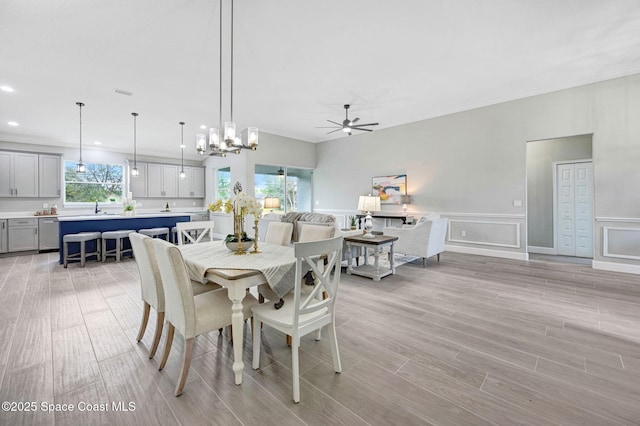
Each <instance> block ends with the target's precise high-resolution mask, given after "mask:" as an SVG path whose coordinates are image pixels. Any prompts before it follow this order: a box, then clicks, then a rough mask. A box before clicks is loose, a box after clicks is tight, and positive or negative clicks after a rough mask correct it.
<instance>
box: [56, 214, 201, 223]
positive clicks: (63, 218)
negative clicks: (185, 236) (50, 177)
mask: <svg viewBox="0 0 640 426" xmlns="http://www.w3.org/2000/svg"><path fill="white" fill-rule="evenodd" d="M189 215H190V214H189V213H186V212H184V213H179V212H159V213H138V214H136V215H135V216H123V215H121V214H102V213H98V214H93V215H84V216H60V217H58V221H60V222H77V221H85V220H111V219H141V218H145V217H176V216H189Z"/></svg>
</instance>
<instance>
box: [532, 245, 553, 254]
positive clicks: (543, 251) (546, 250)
mask: <svg viewBox="0 0 640 426" xmlns="http://www.w3.org/2000/svg"><path fill="white" fill-rule="evenodd" d="M527 251H528V252H529V253H538V254H551V255H554V256H555V255H557V254H558V252H557V251H556V249H554V248H553V247H537V246H528V247H527Z"/></svg>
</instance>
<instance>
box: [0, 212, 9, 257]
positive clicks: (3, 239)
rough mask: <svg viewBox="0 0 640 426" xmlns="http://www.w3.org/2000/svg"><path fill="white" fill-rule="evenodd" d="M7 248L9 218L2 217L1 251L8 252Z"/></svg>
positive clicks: (0, 232)
mask: <svg viewBox="0 0 640 426" xmlns="http://www.w3.org/2000/svg"><path fill="white" fill-rule="evenodd" d="M7 250H8V248H7V219H0V253H6V252H7Z"/></svg>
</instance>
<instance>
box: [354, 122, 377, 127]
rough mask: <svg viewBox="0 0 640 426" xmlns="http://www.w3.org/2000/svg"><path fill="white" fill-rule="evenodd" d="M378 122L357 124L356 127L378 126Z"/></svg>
mask: <svg viewBox="0 0 640 426" xmlns="http://www.w3.org/2000/svg"><path fill="white" fill-rule="evenodd" d="M377 125H378V123H366V124H358V125H357V126H354V127H362V126H377Z"/></svg>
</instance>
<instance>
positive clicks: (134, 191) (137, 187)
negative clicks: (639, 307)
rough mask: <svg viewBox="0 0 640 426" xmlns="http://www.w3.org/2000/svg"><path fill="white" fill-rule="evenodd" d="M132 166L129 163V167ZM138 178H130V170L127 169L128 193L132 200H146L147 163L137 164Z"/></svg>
mask: <svg viewBox="0 0 640 426" xmlns="http://www.w3.org/2000/svg"><path fill="white" fill-rule="evenodd" d="M131 164H133V163H132V162H130V163H129V166H131ZM136 168H137V169H138V176H131V168H130V169H129V191H131V195H133V198H146V197H147V196H148V195H147V163H137V164H136Z"/></svg>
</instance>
